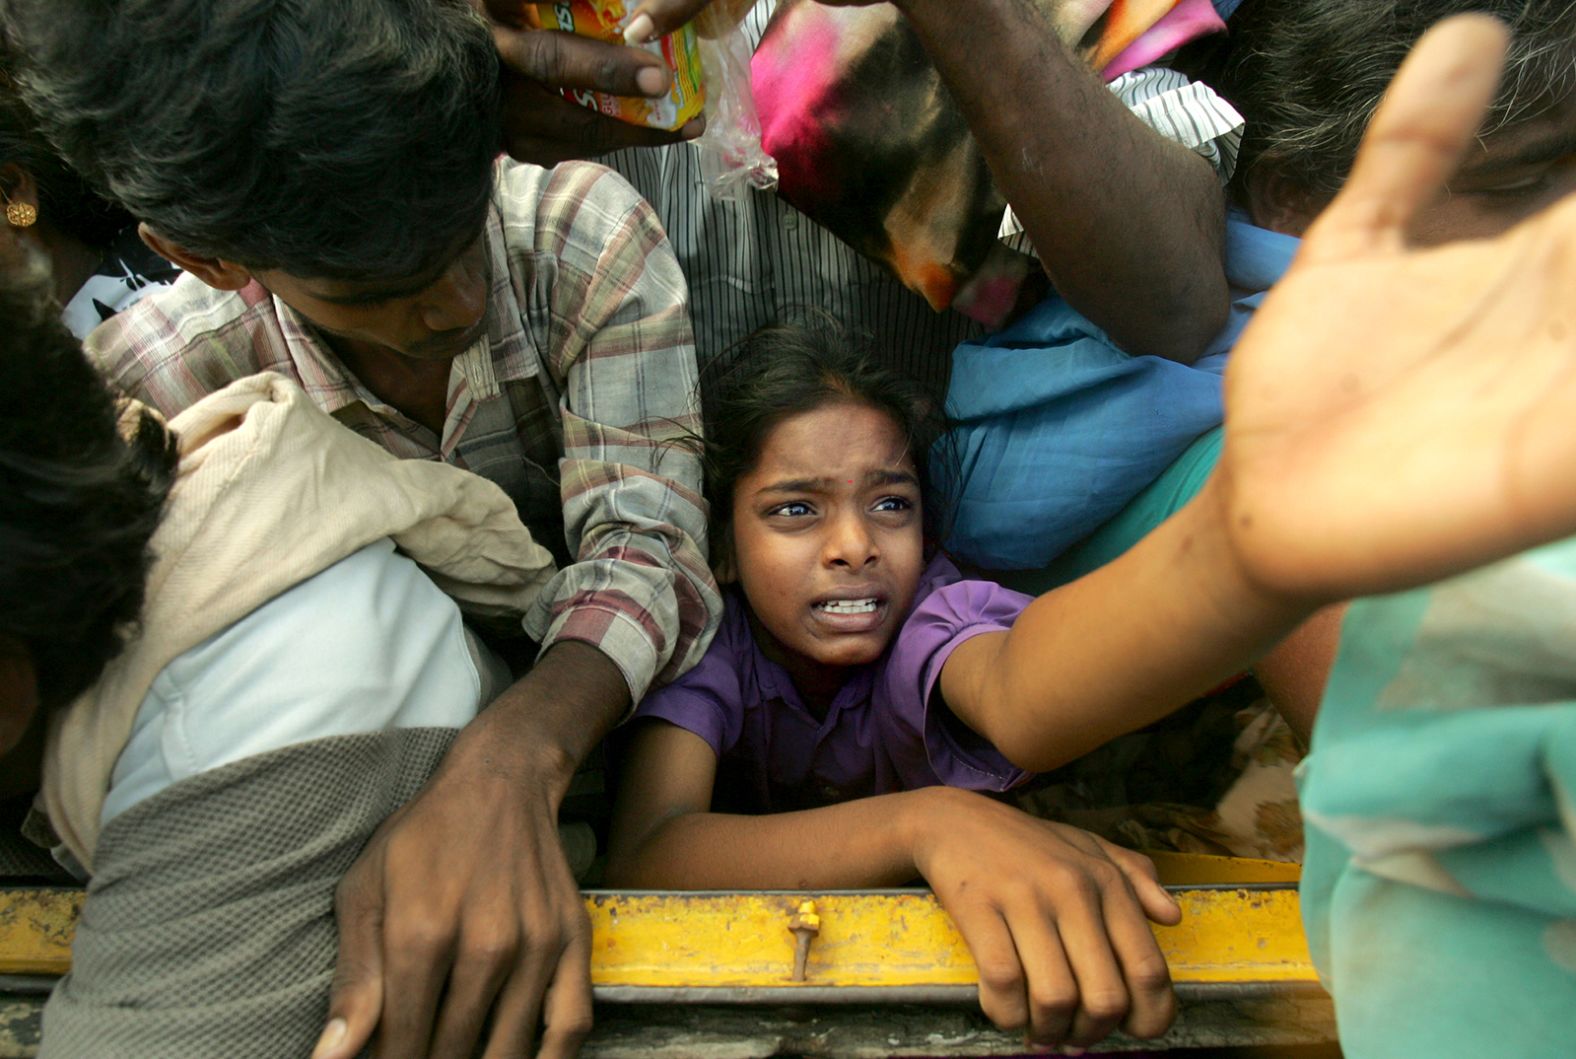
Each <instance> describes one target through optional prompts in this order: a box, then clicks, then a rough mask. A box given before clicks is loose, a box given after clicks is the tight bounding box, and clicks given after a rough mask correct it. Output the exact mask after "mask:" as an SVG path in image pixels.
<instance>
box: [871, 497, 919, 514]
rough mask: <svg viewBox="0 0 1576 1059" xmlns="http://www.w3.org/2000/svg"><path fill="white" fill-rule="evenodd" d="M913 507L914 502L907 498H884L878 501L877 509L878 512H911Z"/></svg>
mask: <svg viewBox="0 0 1576 1059" xmlns="http://www.w3.org/2000/svg"><path fill="white" fill-rule="evenodd" d="M913 507H914V504H913V502H912V501H911V500H909V499H908V498H907V497H901V496H884V497H882V498H881V499H880V500H877V501H876V506H875V509H876V510H877V511H909V510H911V509H912V508H913Z"/></svg>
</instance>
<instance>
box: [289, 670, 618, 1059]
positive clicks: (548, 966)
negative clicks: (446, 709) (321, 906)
mask: <svg viewBox="0 0 1576 1059" xmlns="http://www.w3.org/2000/svg"><path fill="white" fill-rule="evenodd" d="M628 708H629V688H628V684H627V683H626V682H625V680H624V676H623V674H622V672H621V671H620V670H619V668H618V667H617V666H615V665H614V664H613V663H612V662H611V661H610V660H609V659H607V658H606V657H605V656H603V655H602V654H601V652H599V651H597V650H596V649H595V648H594V647H590V646H588V645H586V644H583V643H578V642H575V641H565V642H561V643H558V644H556V645H554V646H553V647H552V648H551V649H550V650H548V652H547V653H546V654H544V655H543V656H542V658H541V660H540V661H539V662H538V663H537V664H536V666H535V668H533V669H532V670H531V671H530V672H529V673H528V674H526V676H525V677H524V678H522V679H521V680H520V681H518V682H517V683H516V684H514V685H513V686H512V687H511V688H509V689H508V690H507V691H505V692H504V693H503V694H502V695H501V696H499V698H498V699H497V700H496V701H494V703H493V704H492V706H490V707H489V708H488V709H486V710H485V711H483V712H482V713H481V714H480V715H479V716H478V717H477V718H476V720H475V721H473V722H472V723H471V724H470V725H468V726H467V727H466V729H465V731H464V732H462V733H461V734H460V736H459V738H458V739H457V740H456V741H455V743H454V746H453V747H452V748H451V749H450V751H449V753H448V755H447V756H446V757H445V758H444V760H443V765H442V766H441V767H440V768H439V770H438V771H437V773H436V774H435V775H434V776H433V777H432V779H431V780H430V781H429V782H428V784H427V786H426V787H424V788H423V789H422V791H421V793H420V794H419V795H418V796H417V797H416V798H414V799H412V800H411V801H410V802H409V803H408V804H407V805H406V806H405V807H404V808H403V809H401V810H400V811H399V812H397V813H395V814H394V815H393V816H391V817H390V818H389V819H388V820H387V821H386V822H385V823H384V824H383V826H382V827H381V828H380V829H379V830H378V832H377V834H375V835H374V836H373V838H372V841H371V842H370V843H368V845H367V849H366V850H365V851H364V852H363V853H362V855H361V858H360V859H359V860H358V861H357V862H356V864H355V866H354V867H352V868H351V870H350V871H349V873H347V874H346V876H345V878H344V879H343V881H342V882H341V883H340V886H339V890H338V893H337V895H336V900H335V911H336V915H337V917H338V920H339V927H340V949H339V962H338V965H337V967H336V969H335V974H334V985H333V992H332V996H331V999H330V1003H329V1023H328V1027H327V1029H326V1030H325V1032H324V1035H323V1040H322V1043H321V1044H320V1045H319V1047H318V1050H317V1051H316V1052H315V1053H314V1059H341V1057H349V1056H353V1055H357V1054H359V1052H360V1049H361V1048H362V1047H363V1046H364V1045H365V1044H366V1043H367V1042H368V1041H370V1040H372V1039H373V1034H374V1033H376V1035H377V1042H378V1048H379V1051H378V1055H379V1056H380V1059H412V1057H418V1056H419V1057H426V1056H433V1057H438V1056H455V1055H470V1054H472V1049H473V1047H474V1046H475V1044H476V1042H477V1041H479V1040H481V1039H482V1037H483V1033H484V1025H485V1023H486V1020H487V1016H488V1013H489V1012H492V1013H493V1019H492V1023H491V1030H490V1033H489V1034H488V1035H487V1037H486V1050H485V1051H484V1052H483V1053H482V1054H483V1055H484V1056H485V1057H486V1059H502V1057H504V1056H511V1057H512V1056H521V1055H531V1054H540V1055H542V1056H570V1055H573V1054H575V1052H576V1051H577V1050H578V1048H579V1046H580V1042H581V1041H582V1040H583V1039H584V1038H585V1035H586V1034H587V1033H588V1032H589V1031H590V1028H591V988H590V958H591V952H590V945H591V926H590V923H589V921H588V920H587V919H586V915H585V910H584V907H583V906H582V904H581V902H580V895H579V890H578V889H577V887H576V885H575V880H574V878H573V876H572V875H571V873H570V870H569V865H568V863H567V861H566V860H565V858H564V852H563V848H562V846H561V845H560V843H559V839H558V808H559V806H560V805H561V804H562V802H563V799H564V794H565V792H566V791H567V790H568V788H569V782H570V779H571V777H572V776H573V775H574V771H575V768H576V767H577V765H578V763H579V762H580V761H582V760H584V759H585V757H586V755H587V754H589V753H590V752H591V749H592V748H593V747H594V746H595V745H596V743H597V742H598V741H599V740H600V739H602V738H603V737H604V736H605V735H606V734H607V733H608V732H609V731H610V730H611V729H612V727H613V726H614V724H616V723H617V722H618V720H619V719H620V718H621V717H622V716H623V715H624V713H625V711H626V710H627V709H628ZM456 865H464V866H465V870H463V871H462V870H456ZM539 1022H540V1023H545V1029H544V1030H543V1032H542V1036H541V1040H540V1042H536V1033H537V1026H538V1023H539ZM537 1047H539V1048H540V1051H539V1052H537V1051H536V1048H537Z"/></svg>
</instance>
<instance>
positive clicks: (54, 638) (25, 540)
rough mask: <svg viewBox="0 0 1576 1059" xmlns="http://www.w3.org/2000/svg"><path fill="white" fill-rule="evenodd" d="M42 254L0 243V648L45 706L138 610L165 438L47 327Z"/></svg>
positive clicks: (117, 643) (110, 652) (55, 322)
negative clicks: (14, 650) (11, 649)
mask: <svg viewBox="0 0 1576 1059" xmlns="http://www.w3.org/2000/svg"><path fill="white" fill-rule="evenodd" d="M50 290H51V287H50V276H49V270H48V268H47V267H46V266H45V263H44V261H43V259H42V255H38V254H29V253H26V252H24V251H23V250H22V248H21V247H20V246H19V245H18V244H16V243H14V242H10V241H8V240H0V555H4V556H5V561H4V562H3V563H0V599H3V600H4V601H5V606H4V607H3V608H0V639H4V640H10V641H14V642H15V643H19V644H20V645H21V646H22V647H23V648H24V649H25V650H26V651H27V654H28V656H29V657H30V659H31V661H32V663H33V668H34V670H35V672H36V674H37V679H38V694H39V701H40V705H41V706H42V707H43V708H44V709H52V708H54V707H57V706H60V705H63V704H64V703H66V702H68V701H70V700H71V699H73V698H75V697H76V696H77V695H79V694H81V693H82V692H83V691H84V690H86V689H87V688H88V687H89V686H91V685H92V684H93V682H94V681H96V680H97V679H98V677H99V674H100V673H101V672H102V671H103V668H104V666H105V664H106V663H108V662H109V660H110V659H112V658H113V657H114V656H115V655H116V654H117V653H118V652H119V651H120V648H121V646H122V643H123V641H124V639H125V636H126V632H127V630H128V628H130V627H131V626H132V625H133V624H134V623H135V622H136V621H137V618H138V615H139V613H140V612H141V610H142V600H143V591H144V581H145V580H146V577H147V573H148V566H149V564H150V562H151V557H150V554H149V551H148V543H149V541H150V539H151V538H152V537H153V532H154V530H155V529H157V528H158V525H159V519H160V516H161V515H162V513H163V510H164V500H165V496H166V495H167V494H168V492H169V489H170V484H171V482H172V481H173V478H174V474H175V465H176V459H177V453H176V448H175V439H174V436H173V435H172V434H170V433H169V432H168V431H166V430H165V429H164V426H163V424H161V423H159V422H158V420H156V419H154V418H153V417H152V416H151V415H149V414H148V413H147V412H146V411H143V412H141V413H140V414H139V415H138V416H137V417H136V419H135V420H133V421H130V428H129V429H127V428H126V427H122V426H119V425H118V421H119V419H120V417H121V412H120V408H119V406H118V405H117V403H116V401H115V398H114V397H113V396H112V395H111V394H110V392H109V390H108V389H107V388H106V387H105V385H104V382H103V380H102V379H101V378H100V377H99V375H98V373H97V372H95V371H94V370H93V367H92V366H91V365H90V364H89V363H88V361H87V358H86V357H85V356H83V354H82V348H81V347H80V346H79V345H78V344H77V342H76V340H75V339H74V338H72V337H71V335H70V333H69V332H68V331H66V329H65V327H64V326H62V325H61V323H60V319H59V313H60V310H59V308H58V307H57V306H56V305H55V304H54V301H53V299H52V298H51V297H50Z"/></svg>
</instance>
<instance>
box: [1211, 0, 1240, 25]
mask: <svg viewBox="0 0 1576 1059" xmlns="http://www.w3.org/2000/svg"><path fill="white" fill-rule="evenodd" d="M1241 6H1242V0H1215V14H1217V15H1219V16H1220V17H1221V18H1224V19H1228V20H1229V19H1230V18H1231V16H1232V15H1234V14H1236V13H1237V8H1239V7H1241Z"/></svg>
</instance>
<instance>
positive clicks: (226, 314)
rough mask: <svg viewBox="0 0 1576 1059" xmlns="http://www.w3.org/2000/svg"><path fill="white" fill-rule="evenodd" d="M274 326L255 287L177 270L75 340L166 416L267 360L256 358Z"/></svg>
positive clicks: (268, 299) (267, 301)
mask: <svg viewBox="0 0 1576 1059" xmlns="http://www.w3.org/2000/svg"><path fill="white" fill-rule="evenodd" d="M270 330H271V331H272V332H275V333H277V332H278V331H279V322H278V317H277V316H276V315H275V313H274V306H273V298H272V296H271V295H269V294H268V292H267V291H266V290H264V289H263V288H262V287H261V286H260V285H258V284H252V285H251V286H249V287H247V288H246V289H244V290H241V291H220V290H215V289H214V288H212V287H210V286H208V285H207V284H206V283H203V282H202V281H201V280H199V279H198V278H197V277H196V276H193V275H190V274H189V273H188V274H183V275H182V276H181V277H180V278H179V279H177V280H176V282H175V283H174V284H172V285H171V286H169V287H167V288H166V289H164V290H160V291H157V292H155V293H153V294H150V295H148V296H147V297H144V298H142V299H141V300H139V301H138V302H137V303H136V304H135V305H132V306H131V307H130V308H128V309H126V310H125V311H124V312H121V313H118V314H116V315H115V316H113V317H111V318H110V319H108V320H106V321H104V323H103V324H101V325H100V326H99V327H97V328H95V329H94V330H93V332H92V333H91V334H89V335H88V337H87V339H86V340H85V341H84V343H83V348H84V349H85V351H86V352H87V354H88V357H89V359H90V360H92V362H93V363H94V365H95V366H96V367H97V368H98V369H99V371H100V372H101V373H102V374H103V375H104V376H105V377H106V378H107V379H108V380H109V381H110V382H111V383H112V384H113V385H114V386H116V387H117V388H118V389H119V390H121V391H122V392H124V393H126V394H128V395H130V396H132V397H135V398H137V399H138V400H140V401H142V402H144V403H145V404H148V405H149V406H151V407H153V408H156V409H157V410H158V411H159V412H161V413H163V414H164V415H166V416H171V415H175V414H177V413H179V412H181V411H184V410H185V409H186V408H187V407H189V406H190V405H191V404H193V403H195V402H196V401H197V400H199V399H201V398H202V397H204V396H206V395H207V394H209V393H213V392H215V391H217V390H219V389H222V388H223V387H224V386H226V385H228V384H229V383H231V382H233V381H234V380H236V379H238V378H244V377H246V376H248V375H254V374H256V373H257V372H259V371H262V370H266V369H267V368H268V367H269V366H270V365H269V364H266V363H263V360H264V359H265V358H263V357H261V356H260V355H259V353H260V351H261V350H263V349H267V348H270V347H271V346H273V345H274V344H275V343H273V342H271V341H269V340H268V339H267V338H266V337H265V336H264V335H262V334H260V333H261V332H269V331H270Z"/></svg>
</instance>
